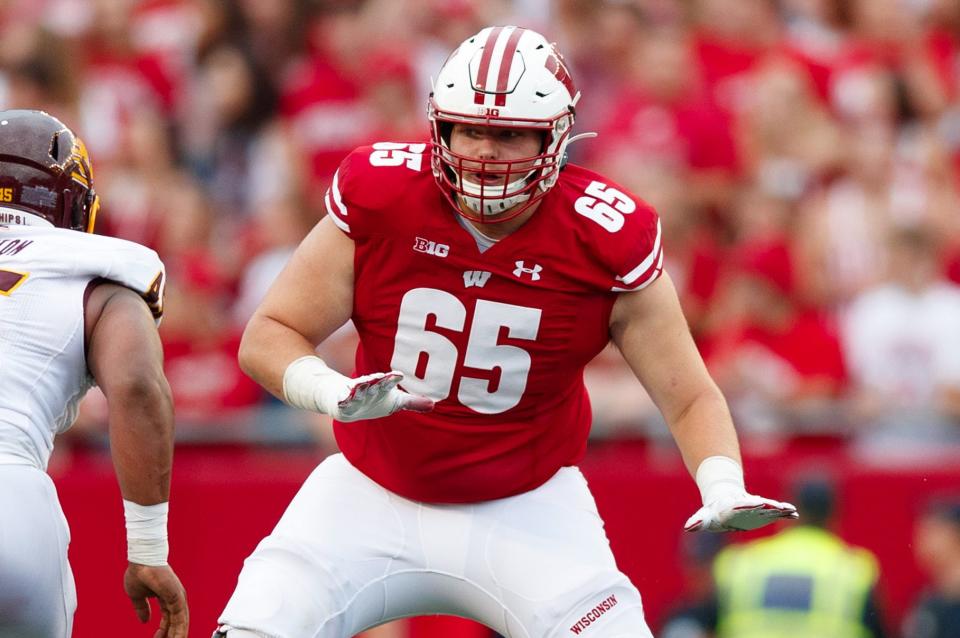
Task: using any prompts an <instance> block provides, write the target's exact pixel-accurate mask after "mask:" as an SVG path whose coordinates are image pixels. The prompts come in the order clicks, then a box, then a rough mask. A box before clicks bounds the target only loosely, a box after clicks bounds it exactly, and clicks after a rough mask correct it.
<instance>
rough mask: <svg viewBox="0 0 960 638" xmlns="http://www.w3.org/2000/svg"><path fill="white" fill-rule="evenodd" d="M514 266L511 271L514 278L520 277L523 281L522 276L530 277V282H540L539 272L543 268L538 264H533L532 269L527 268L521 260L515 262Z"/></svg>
mask: <svg viewBox="0 0 960 638" xmlns="http://www.w3.org/2000/svg"><path fill="white" fill-rule="evenodd" d="M514 264H515V265H516V266H517V267H516V268H514V269H513V275H514V276H515V277H520V278H521V279H523V276H524V275H530V279H531V280H532V281H539V280H540V271H541V270H543V266H541V265H540V264H534V265H533V268H527V267H526V266H525V265H524V263H523V260H521V259H518V260H517V261H515V262H514Z"/></svg>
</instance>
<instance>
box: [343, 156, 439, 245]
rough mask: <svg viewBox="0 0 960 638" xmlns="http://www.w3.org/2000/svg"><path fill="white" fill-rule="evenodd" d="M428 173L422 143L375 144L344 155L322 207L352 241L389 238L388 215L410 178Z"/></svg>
mask: <svg viewBox="0 0 960 638" xmlns="http://www.w3.org/2000/svg"><path fill="white" fill-rule="evenodd" d="M429 170H430V153H429V148H428V146H427V145H426V144H423V143H407V142H377V143H376V144H373V145H371V146H361V147H359V148H357V149H355V150H354V151H353V152H351V153H350V154H349V155H347V156H346V157H345V158H344V160H343V161H342V162H341V163H340V167H339V168H338V169H337V172H336V173H335V174H334V176H333V180H332V181H331V183H330V188H328V189H327V192H326V195H325V197H324V204H325V207H326V210H327V214H328V215H329V216H330V219H331V220H332V221H333V223H334V224H336V226H337V228H339V229H340V230H342V231H343V232H344V233H346V234H347V235H348V236H350V237H351V238H352V239H354V240H363V239H365V238H368V237H371V236H374V235H378V234H389V232H390V228H391V224H392V220H391V217H390V214H389V212H390V211H391V210H393V209H394V208H395V207H396V203H397V201H399V200H400V199H402V197H403V194H404V192H405V191H406V189H407V187H408V185H409V179H410V178H411V176H413V175H414V174H417V173H422V172H424V171H429Z"/></svg>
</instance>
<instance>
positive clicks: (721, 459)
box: [696, 456, 747, 505]
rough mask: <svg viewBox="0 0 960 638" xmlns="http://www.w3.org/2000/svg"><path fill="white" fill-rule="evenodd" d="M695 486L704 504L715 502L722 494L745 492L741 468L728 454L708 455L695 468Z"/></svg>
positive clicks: (732, 494)
mask: <svg viewBox="0 0 960 638" xmlns="http://www.w3.org/2000/svg"><path fill="white" fill-rule="evenodd" d="M696 479H697V487H699V488H700V498H701V499H702V500H703V504H704V505H709V504H710V503H716V502H717V501H718V500H720V499H721V498H723V497H724V496H728V495H729V496H739V495H740V494H745V493H746V491H747V488H746V487H745V486H744V483H743V468H742V467H740V464H739V463H737V462H736V461H734V460H733V459H731V458H730V457H729V456H710V457H707V458H705V459H704V460H703V462H701V463H700V467H698V468H697V476H696Z"/></svg>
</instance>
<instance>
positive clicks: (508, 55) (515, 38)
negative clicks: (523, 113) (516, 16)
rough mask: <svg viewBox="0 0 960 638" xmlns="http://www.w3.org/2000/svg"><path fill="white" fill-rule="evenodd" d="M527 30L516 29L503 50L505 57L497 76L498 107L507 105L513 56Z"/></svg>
mask: <svg viewBox="0 0 960 638" xmlns="http://www.w3.org/2000/svg"><path fill="white" fill-rule="evenodd" d="M524 31H526V29H520V28H515V29H514V30H513V33H511V34H510V39H509V40H507V46H506V47H505V48H504V49H503V57H502V58H501V59H500V73H499V75H497V99H496V105H497V106H506V105H507V94H506V90H507V82H508V81H509V80H510V68H511V67H512V66H513V57H514V56H513V54H514V53H515V51H516V48H517V43H518V42H519V41H520V36H522V35H523V32H524Z"/></svg>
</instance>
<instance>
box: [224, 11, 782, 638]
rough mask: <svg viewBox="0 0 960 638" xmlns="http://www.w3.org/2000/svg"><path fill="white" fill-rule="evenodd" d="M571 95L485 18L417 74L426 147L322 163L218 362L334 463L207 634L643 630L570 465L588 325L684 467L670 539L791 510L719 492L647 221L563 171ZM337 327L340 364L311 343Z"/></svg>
mask: <svg viewBox="0 0 960 638" xmlns="http://www.w3.org/2000/svg"><path fill="white" fill-rule="evenodd" d="M579 97H580V96H579V94H578V92H577V91H576V89H575V87H574V83H573V80H572V79H571V77H570V74H569V73H568V71H567V68H566V66H565V65H564V63H563V60H562V58H561V57H560V55H559V53H557V51H556V50H555V49H554V47H553V46H552V45H551V44H550V43H549V42H548V41H547V40H545V39H544V38H543V37H542V36H541V35H539V34H537V33H535V32H533V31H530V30H528V29H522V28H518V27H495V28H487V29H484V30H483V31H481V32H480V33H478V34H476V35H475V36H473V37H472V38H470V39H468V40H467V41H465V42H464V43H463V44H461V45H460V47H459V48H458V49H457V50H456V51H454V53H453V54H451V55H450V57H449V58H448V59H447V61H446V62H445V64H444V66H443V68H442V69H441V71H440V73H439V75H438V77H437V80H436V84H435V87H434V92H433V95H432V98H431V100H430V108H429V117H430V123H431V125H432V129H433V143H432V144H431V145H427V144H400V143H380V144H374V145H373V146H372V147H368V148H360V149H357V150H356V151H354V152H353V153H352V154H351V155H350V156H348V157H347V158H346V159H345V160H344V162H343V163H342V165H341V166H340V169H339V171H338V172H337V175H336V176H335V178H334V180H333V184H332V186H331V188H330V190H329V192H328V194H327V207H328V212H329V215H328V216H327V218H326V219H324V220H323V221H322V222H321V223H320V224H319V225H318V226H317V227H316V228H315V229H314V230H313V232H312V233H311V234H310V235H309V236H308V237H307V238H306V239H305V240H304V242H303V243H302V245H301V246H300V247H299V249H298V250H297V252H296V254H295V255H294V257H293V259H292V260H291V262H290V264H289V265H288V266H287V268H286V270H285V271H284V272H283V273H282V274H281V275H280V277H279V278H278V280H277V281H276V282H275V284H274V285H273V287H272V289H271V290H270V292H269V293H268V295H267V297H266V298H265V300H264V301H263V303H262V305H261V306H260V308H259V309H258V311H257V312H256V314H255V315H254V317H253V318H252V319H251V321H250V323H249V325H248V326H247V329H246V333H245V335H244V340H243V344H242V346H241V353H240V357H241V363H242V365H243V366H244V368H245V369H246V370H247V371H248V373H249V374H250V375H251V376H253V377H254V378H255V379H257V380H258V381H259V382H260V383H262V384H263V385H264V386H265V387H266V388H267V389H268V390H270V391H271V392H273V393H274V394H275V395H277V396H278V397H282V398H283V399H284V400H286V401H287V402H288V403H289V404H291V405H294V406H297V407H300V408H304V409H308V410H316V411H319V412H323V413H326V414H329V415H331V416H333V417H334V419H335V425H334V428H335V434H336V437H337V441H338V443H339V445H340V448H341V450H342V454H338V455H334V456H332V457H330V458H328V459H327V460H325V461H324V462H323V463H321V464H320V466H319V467H318V468H317V469H316V470H315V471H314V472H313V474H312V475H311V476H310V477H309V478H308V479H307V481H306V482H305V484H304V485H303V487H302V488H301V490H300V493H299V494H298V495H297V496H296V497H295V498H294V500H293V502H292V503H291V504H290V506H289V507H288V509H287V511H286V513H285V514H284V515H283V517H282V518H281V520H280V522H279V524H278V525H277V527H276V529H274V531H273V533H271V534H270V536H268V537H267V538H266V539H264V540H263V541H262V542H261V543H260V545H259V546H258V547H257V549H256V550H255V551H254V553H253V555H252V556H251V557H250V558H249V559H248V560H247V561H246V562H245V564H244V567H243V570H242V572H241V574H240V578H239V583H238V585H237V588H236V591H235V593H234V595H233V597H232V598H231V599H230V601H229V603H228V604H227V607H226V609H225V610H224V612H223V614H222V616H221V618H220V623H221V626H220V628H219V635H220V636H224V635H225V636H226V637H227V638H249V637H251V636H269V637H274V638H294V637H298V636H322V637H330V638H333V637H338V638H340V637H346V636H353V635H354V634H355V633H357V632H359V631H361V630H363V629H364V628H367V627H371V626H375V625H378V624H381V623H383V622H385V621H388V620H390V619H392V618H397V617H402V616H410V615H420V614H438V613H439V614H453V615H459V616H466V617H469V618H473V619H475V620H477V621H479V622H481V623H484V624H486V625H488V626H489V627H492V628H493V629H495V630H496V631H498V632H499V633H501V634H503V635H504V636H513V637H521V636H522V637H547V636H566V635H581V634H582V635H585V636H604V637H614V636H622V637H627V636H629V637H631V638H637V637H638V636H648V637H649V636H650V631H649V629H648V628H647V626H646V623H645V621H644V616H643V611H642V608H641V603H640V595H639V593H638V592H637V590H636V589H635V588H634V587H633V585H632V584H631V583H630V581H629V580H628V579H627V578H626V576H624V575H623V574H622V573H621V572H620V571H619V570H618V569H617V566H616V564H615V562H614V559H613V556H612V554H611V552H610V548H609V544H608V542H607V539H606V536H605V534H604V531H603V524H602V522H601V521H600V519H599V517H598V516H597V510H596V507H595V505H594V501H593V498H592V496H591V495H590V492H589V490H588V488H587V485H586V483H585V481H584V478H583V476H582V475H581V473H580V471H579V470H578V469H577V468H576V463H577V462H578V461H579V459H580V458H581V457H582V455H583V453H584V449H585V446H586V440H587V432H588V429H589V427H590V421H591V417H590V406H589V401H588V398H587V395H586V392H585V390H584V385H583V380H582V372H583V368H584V366H585V365H586V364H587V362H589V361H590V359H591V358H593V357H594V356H595V355H596V354H597V353H598V352H600V350H601V349H602V348H603V347H604V346H605V345H606V343H607V342H608V341H609V340H610V339H613V340H614V342H615V343H616V344H617V345H618V346H619V348H620V350H621V351H622V352H623V355H624V357H625V358H626V360H627V361H628V362H629V364H630V365H631V366H632V368H633V369H634V371H635V372H636V374H637V376H638V377H639V379H640V380H641V381H642V382H643V384H644V385H645V386H646V388H647V390H648V391H649V393H650V395H651V396H652V397H653V398H654V400H655V401H656V402H657V404H658V406H659V407H660V409H661V410H662V412H663V414H664V417H665V418H666V421H667V423H668V424H669V426H670V428H671V430H672V432H673V435H674V437H675V438H676V441H677V443H678V445H679V447H680V450H681V452H682V454H683V457H684V460H685V462H686V464H687V466H688V467H689V468H690V470H691V472H692V473H694V474H695V476H696V480H697V484H698V485H699V487H700V491H701V493H702V496H703V507H701V508H700V509H699V510H698V511H697V512H696V514H694V515H693V516H692V517H691V518H690V520H689V521H688V522H687V529H689V530H699V529H709V530H723V529H751V528H755V527H759V526H761V525H764V524H766V523H769V522H770V521H772V520H775V519H778V518H784V517H786V518H790V517H795V516H796V510H795V509H794V508H793V507H792V506H791V505H789V504H786V503H779V502H775V501H770V500H767V499H763V498H759V497H756V496H752V495H750V494H748V493H747V492H746V490H745V488H744V482H743V473H742V471H741V468H740V462H739V450H738V445H737V439H736V434H735V432H734V428H733V425H732V423H731V419H730V415H729V413H728V410H727V407H726V404H725V402H724V399H723V397H722V396H721V395H720V393H719V391H718V390H717V388H716V386H715V385H714V384H713V382H712V381H711V380H710V378H709V377H708V375H707V372H706V370H705V368H704V366H703V363H702V361H701V359H700V357H699V355H698V353H697V351H696V349H695V347H694V345H693V343H692V341H691V338H690V336H689V333H688V331H687V327H686V323H685V321H684V318H683V315H682V313H681V311H680V306H679V304H678V301H677V296H676V293H675V291H674V288H673V285H672V284H671V283H670V279H669V277H668V276H667V275H666V274H665V273H663V271H662V264H663V252H662V248H661V241H660V224H659V222H658V220H657V215H656V214H655V212H654V211H653V210H652V209H651V208H650V207H649V206H647V205H646V204H644V203H643V202H641V201H640V200H638V199H637V198H636V197H634V196H633V195H632V194H630V193H629V192H627V191H626V190H625V189H623V188H622V187H620V186H618V185H616V184H614V183H612V182H610V181H609V180H607V179H606V178H604V177H603V176H601V175H597V174H595V173H592V172H590V171H588V170H585V169H583V168H580V167H577V166H573V165H567V166H564V157H565V149H566V147H567V145H568V144H569V143H570V142H571V141H573V138H572V137H571V128H572V125H573V121H574V108H575V106H576V103H577V100H578V99H579ZM438 186H439V188H438ZM348 319H352V320H353V322H354V323H355V325H356V327H357V330H358V331H359V334H360V342H361V343H360V347H359V349H358V351H357V357H356V369H357V370H356V371H357V376H356V377H355V378H349V377H346V376H343V375H341V374H339V373H337V372H335V371H333V370H331V369H330V368H328V367H327V366H326V365H325V364H324V362H323V361H321V360H320V359H319V358H317V357H316V356H315V355H314V347H315V345H316V344H318V343H320V342H321V341H323V340H324V339H325V338H326V337H327V336H328V335H330V334H331V333H332V332H333V331H334V330H335V329H336V328H337V327H339V326H340V325H341V324H343V323H344V322H345V321H347V320H348ZM638 471H642V468H638ZM650 517H651V519H655V518H656V513H655V512H650ZM653 522H659V521H653ZM571 632H572V633H571Z"/></svg>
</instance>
